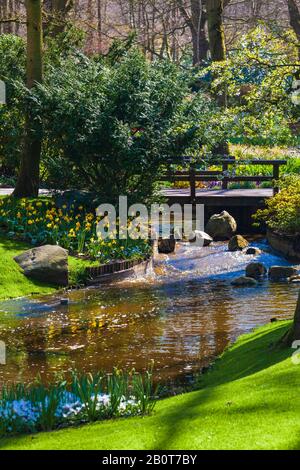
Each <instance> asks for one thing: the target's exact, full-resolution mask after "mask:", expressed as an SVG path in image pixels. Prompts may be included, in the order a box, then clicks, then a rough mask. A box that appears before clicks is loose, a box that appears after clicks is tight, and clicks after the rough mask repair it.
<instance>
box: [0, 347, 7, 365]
mask: <svg viewBox="0 0 300 470" xmlns="http://www.w3.org/2000/svg"><path fill="white" fill-rule="evenodd" d="M5 364H6V344H5V343H4V341H0V365H3V366H4V365H5Z"/></svg>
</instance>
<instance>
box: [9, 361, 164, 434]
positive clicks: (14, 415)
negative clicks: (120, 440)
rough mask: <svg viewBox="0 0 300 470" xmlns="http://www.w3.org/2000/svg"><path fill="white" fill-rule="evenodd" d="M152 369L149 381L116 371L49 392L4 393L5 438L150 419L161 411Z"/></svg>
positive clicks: (36, 388)
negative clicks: (132, 418) (109, 421)
mask: <svg viewBox="0 0 300 470" xmlns="http://www.w3.org/2000/svg"><path fill="white" fill-rule="evenodd" d="M155 403H156V398H155V391H154V390H153V384H152V369H150V370H149V371H147V372H146V373H145V374H144V375H142V374H139V373H136V372H135V371H134V370H133V371H131V372H130V373H126V372H123V371H120V370H118V369H115V370H114V371H113V373H112V374H103V373H98V374H95V375H92V374H87V375H78V373H77V372H72V379H71V381H70V382H68V381H66V380H65V379H62V380H60V381H59V382H56V383H54V384H51V385H49V386H47V387H45V386H44V385H43V384H42V383H41V382H40V379H38V380H37V382H36V383H34V384H33V385H30V386H27V387H26V386H24V385H23V384H17V385H13V386H10V387H4V388H3V390H2V394H1V397H0V434H1V435H7V434H18V433H28V432H38V431H46V430H47V431H49V430H51V429H57V428H59V427H65V426H71V425H75V424H80V423H86V422H93V421H98V420H102V419H109V418H114V417H121V416H134V415H145V414H148V413H150V412H151V411H152V410H153V409H154V406H155Z"/></svg>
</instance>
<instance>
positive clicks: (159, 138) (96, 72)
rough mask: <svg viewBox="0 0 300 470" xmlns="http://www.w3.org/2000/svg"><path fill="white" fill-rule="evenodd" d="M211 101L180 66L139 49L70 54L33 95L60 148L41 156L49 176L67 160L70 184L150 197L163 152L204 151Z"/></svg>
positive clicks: (110, 198)
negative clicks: (102, 55)
mask: <svg viewBox="0 0 300 470" xmlns="http://www.w3.org/2000/svg"><path fill="white" fill-rule="evenodd" d="M211 109H212V105H211V103H210V101H209V100H208V98H205V97H204V96H203V95H202V94H201V93H198V94H193V93H191V91H190V89H189V80H188V77H187V76H186V74H185V73H183V72H181V71H180V70H179V69H178V68H177V66H175V65H174V64H171V63H170V62H168V61H157V62H154V63H149V62H148V61H147V59H146V58H145V57H144V55H143V54H142V53H141V52H140V51H138V50H137V49H132V50H131V51H129V52H128V53H126V54H124V55H123V57H121V58H120V59H119V61H118V62H116V63H114V64H111V63H110V62H109V61H108V62H105V61H97V60H93V59H88V58H87V57H85V56H80V57H78V58H77V60H76V61H75V60H73V59H72V60H69V61H66V62H64V63H63V64H62V65H61V67H56V68H55V69H54V68H53V69H52V70H50V71H49V74H48V76H47V77H46V79H45V83H44V84H43V85H42V86H40V87H39V93H38V96H37V97H36V114H37V115H42V116H43V126H44V127H43V133H44V137H46V139H47V142H51V146H52V148H53V149H55V153H54V154H53V155H51V156H50V158H49V155H48V156H47V157H46V159H45V160H44V162H45V165H46V167H47V168H48V172H49V175H48V176H49V180H51V182H53V183H55V181H54V178H51V177H52V172H53V170H54V176H55V177H56V175H57V172H58V171H59V167H63V168H65V169H69V174H66V179H68V182H69V184H70V182H71V184H73V185H76V186H77V187H78V186H79V187H85V188H88V189H92V190H96V191H97V193H99V194H100V195H103V197H105V198H106V201H107V202H113V203H115V202H116V201H117V200H118V197H119V195H120V194H126V195H128V197H129V198H130V202H132V201H133V202H136V201H147V200H148V199H149V196H151V194H152V192H153V189H154V185H155V181H156V178H157V173H158V170H159V167H160V165H161V164H163V163H164V161H165V159H166V157H168V156H170V155H174V154H180V153H184V152H185V150H187V149H189V150H190V149H192V148H194V147H196V148H197V149H198V151H199V142H200V140H202V139H201V134H202V133H203V130H205V126H206V125H207V120H208V119H207V117H208V114H210V113H211V112H212V111H211ZM199 116H202V117H201V119H202V122H201V123H198V122H197V117H199ZM205 117H206V119H205ZM195 122H196V125H195ZM206 140H207V142H210V141H211V136H210V135H209V137H207V138H206ZM56 156H58V159H57V158H56ZM55 165H57V170H58V171H57V170H56V169H55ZM63 174H64V173H63ZM61 183H62V180H61V178H60V184H61ZM56 184H57V182H56Z"/></svg>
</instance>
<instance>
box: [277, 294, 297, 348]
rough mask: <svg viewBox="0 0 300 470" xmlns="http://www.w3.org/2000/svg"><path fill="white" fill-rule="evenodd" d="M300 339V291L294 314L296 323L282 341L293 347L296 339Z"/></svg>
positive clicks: (285, 344)
mask: <svg viewBox="0 0 300 470" xmlns="http://www.w3.org/2000/svg"><path fill="white" fill-rule="evenodd" d="M297 340H300V292H299V296H298V301H297V305H296V310H295V314H294V323H293V326H292V328H291V329H290V330H289V331H288V332H287V333H286V335H285V336H284V337H283V338H282V341H281V343H282V344H283V345H284V346H288V347H291V346H292V344H293V342H294V341H297Z"/></svg>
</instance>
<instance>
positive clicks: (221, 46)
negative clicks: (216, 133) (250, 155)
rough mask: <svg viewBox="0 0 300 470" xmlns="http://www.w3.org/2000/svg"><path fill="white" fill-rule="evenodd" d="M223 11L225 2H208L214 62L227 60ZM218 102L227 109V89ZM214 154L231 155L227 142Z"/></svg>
mask: <svg viewBox="0 0 300 470" xmlns="http://www.w3.org/2000/svg"><path fill="white" fill-rule="evenodd" d="M223 10H224V2H223V0H206V11H207V26H208V38H209V49H210V54H211V59H212V61H213V62H222V61H224V60H226V46H225V34H224V26H223V18H222V15H223ZM216 100H217V103H218V104H219V106H221V107H226V103H227V92H226V89H223V90H219V92H218V94H217V95H216ZM213 152H214V153H215V154H217V155H227V154H229V146H228V144H227V143H226V142H221V143H220V144H219V145H218V146H217V147H216V148H215V149H214V150H213Z"/></svg>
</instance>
